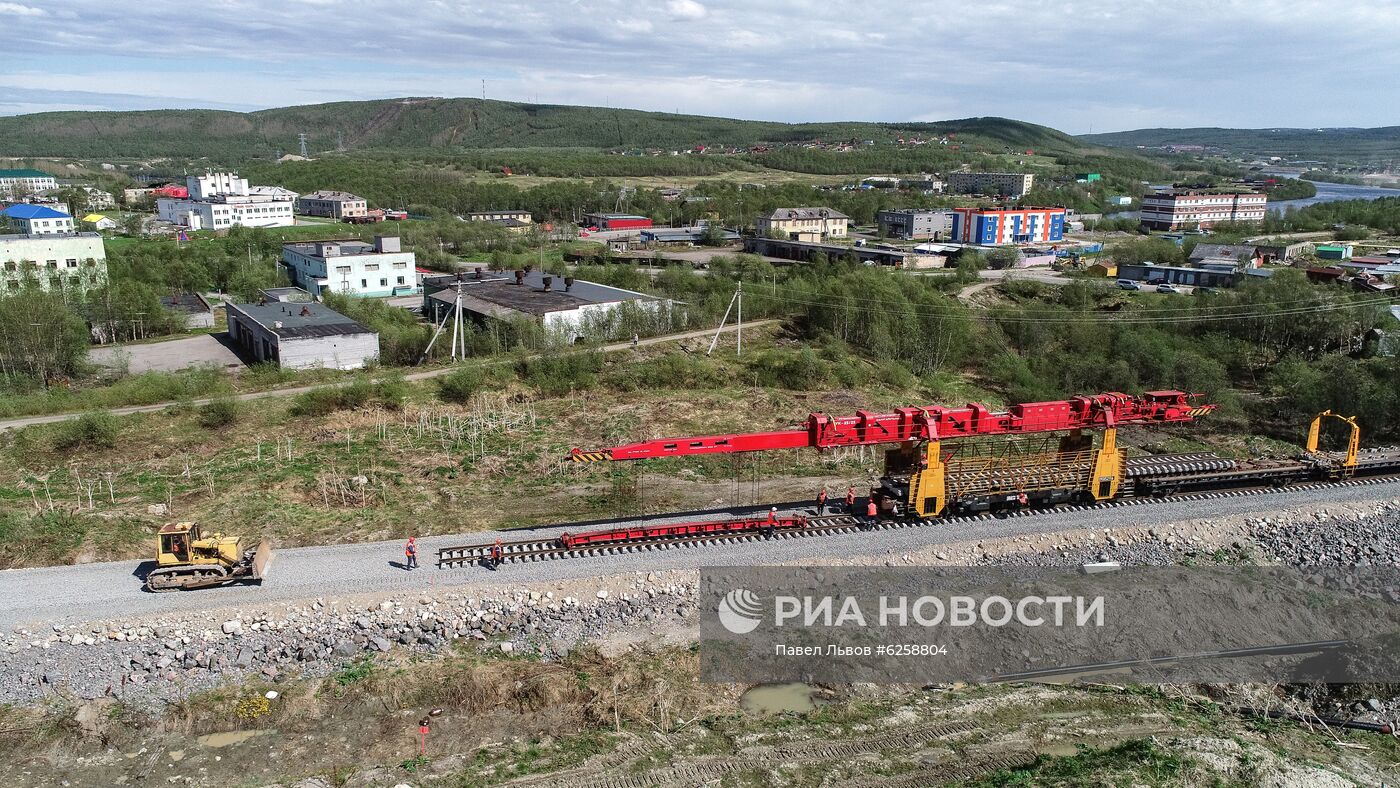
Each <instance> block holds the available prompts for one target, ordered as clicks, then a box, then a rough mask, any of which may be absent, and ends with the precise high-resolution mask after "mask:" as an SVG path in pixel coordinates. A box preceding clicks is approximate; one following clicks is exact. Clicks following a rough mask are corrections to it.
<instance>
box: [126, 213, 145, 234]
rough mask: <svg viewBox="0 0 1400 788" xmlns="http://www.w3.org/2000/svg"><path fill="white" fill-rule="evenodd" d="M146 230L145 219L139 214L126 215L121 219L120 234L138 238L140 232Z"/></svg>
mask: <svg viewBox="0 0 1400 788" xmlns="http://www.w3.org/2000/svg"><path fill="white" fill-rule="evenodd" d="M145 228H146V217H145V216H142V215H141V214H139V213H132V214H127V215H126V216H125V217H123V218H122V234H123V235H129V236H131V237H133V238H136V237H139V236H140V235H141V232H142V230H144V229H145Z"/></svg>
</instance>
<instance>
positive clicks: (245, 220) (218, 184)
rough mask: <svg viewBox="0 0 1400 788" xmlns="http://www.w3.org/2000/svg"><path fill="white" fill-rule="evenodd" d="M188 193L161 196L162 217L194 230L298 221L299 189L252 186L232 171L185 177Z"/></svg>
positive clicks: (158, 203) (159, 209)
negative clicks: (295, 211) (294, 212)
mask: <svg viewBox="0 0 1400 788" xmlns="http://www.w3.org/2000/svg"><path fill="white" fill-rule="evenodd" d="M185 186H186V188H187V189H188V195H189V196H188V197H184V198H179V197H161V198H159V199H157V200H156V213H157V215H158V216H159V217H160V219H161V221H165V222H170V223H171V224H176V225H179V226H181V227H187V228H189V229H191V230H227V229H229V228H230V227H290V226H292V225H294V224H296V217H295V216H294V215H293V207H294V206H295V204H296V192H292V191H289V190H287V189H283V188H281V187H277V186H249V185H248V180H247V179H246V178H240V177H238V174H237V173H232V172H210V173H205V174H204V175H191V176H189V177H188V178H186V179H185Z"/></svg>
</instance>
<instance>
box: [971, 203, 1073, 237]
mask: <svg viewBox="0 0 1400 788" xmlns="http://www.w3.org/2000/svg"><path fill="white" fill-rule="evenodd" d="M1064 237H1065V209H1064V208H1009V209H995V208H954V209H953V230H952V240H954V241H958V242H960V243H968V244H978V245H980V246H997V245H1000V244H1043V243H1055V242H1056V241H1062V240H1064Z"/></svg>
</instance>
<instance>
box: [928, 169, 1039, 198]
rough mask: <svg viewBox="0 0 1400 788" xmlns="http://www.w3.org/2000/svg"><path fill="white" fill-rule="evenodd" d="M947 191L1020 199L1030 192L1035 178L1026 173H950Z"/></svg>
mask: <svg viewBox="0 0 1400 788" xmlns="http://www.w3.org/2000/svg"><path fill="white" fill-rule="evenodd" d="M947 180H948V191H950V192H953V193H954V194H999V195H1001V196H1003V197H1022V196H1024V195H1025V194H1026V192H1028V191H1030V190H1031V186H1032V185H1033V184H1034V183H1035V176H1034V175H1032V174H1030V173H1028V172H950V173H948V179H947Z"/></svg>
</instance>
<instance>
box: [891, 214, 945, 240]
mask: <svg viewBox="0 0 1400 788" xmlns="http://www.w3.org/2000/svg"><path fill="white" fill-rule="evenodd" d="M875 221H876V222H877V223H878V224H879V225H880V235H883V236H887V237H889V238H907V239H910V240H913V239H918V240H932V241H941V240H943V238H944V237H945V236H948V235H951V234H952V232H953V214H952V212H951V211H918V210H914V209H909V208H906V209H904V210H898V211H880V212H879V213H877V214H875Z"/></svg>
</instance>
